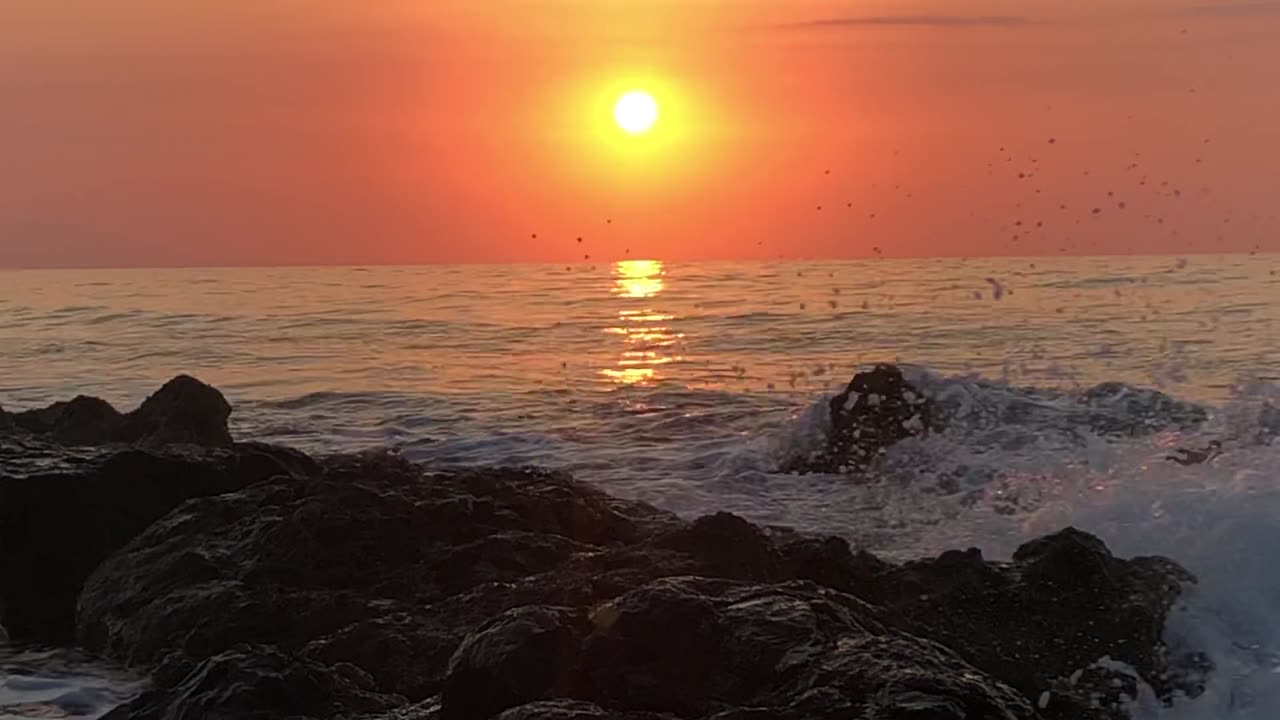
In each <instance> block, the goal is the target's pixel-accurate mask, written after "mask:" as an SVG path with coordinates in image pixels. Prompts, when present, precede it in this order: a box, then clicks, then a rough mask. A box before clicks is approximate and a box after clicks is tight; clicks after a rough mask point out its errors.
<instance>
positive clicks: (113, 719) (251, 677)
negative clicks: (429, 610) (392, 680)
mask: <svg viewBox="0 0 1280 720" xmlns="http://www.w3.org/2000/svg"><path fill="white" fill-rule="evenodd" d="M171 662H175V663H178V664H179V665H180V666H181V667H179V668H178V669H177V671H175V670H173V669H169V670H165V669H163V668H162V669H161V671H160V672H158V673H157V677H158V678H160V679H161V682H158V683H157V687H155V688H153V689H151V690H148V691H146V692H145V693H143V695H142V696H141V697H139V698H137V699H136V700H133V701H132V702H129V703H127V704H125V705H123V706H121V707H118V708H116V709H115V710H112V711H111V712H109V713H107V714H106V715H105V716H103V720H171V719H172V720H188V719H189V720H196V719H197V718H210V719H211V720H212V719H215V718H236V719H237V720H241V719H243V720H276V719H278V718H295V719H297V720H301V719H302V718H314V719H316V720H320V719H321V718H331V717H334V716H335V715H338V714H348V713H352V714H353V713H362V712H364V713H372V712H381V711H386V710H390V709H392V708H395V707H397V706H400V705H403V704H404V702H405V701H404V698H398V697H394V696H386V695H380V694H378V693H376V692H374V691H373V688H372V684H373V683H372V680H371V679H370V678H369V676H368V675H367V674H365V673H363V672H362V671H360V670H359V669H358V668H355V667H353V666H350V665H346V666H336V667H328V666H324V665H320V664H318V663H315V662H310V661H307V660H303V659H299V658H296V657H291V656H289V655H286V654H284V653H281V652H280V651H279V650H276V649H274V648H270V647H263V646H250V645H242V646H238V647H235V648H232V649H230V650H228V651H226V652H224V653H220V654H218V655H215V656H213V657H211V658H208V659H206V660H204V661H203V662H200V663H199V664H196V665H188V664H186V663H185V662H183V661H182V660H180V659H171ZM178 677H180V678H181V679H180V680H179V681H177V682H176V683H174V684H172V685H170V684H166V683H165V682H164V680H165V679H171V678H178Z"/></svg>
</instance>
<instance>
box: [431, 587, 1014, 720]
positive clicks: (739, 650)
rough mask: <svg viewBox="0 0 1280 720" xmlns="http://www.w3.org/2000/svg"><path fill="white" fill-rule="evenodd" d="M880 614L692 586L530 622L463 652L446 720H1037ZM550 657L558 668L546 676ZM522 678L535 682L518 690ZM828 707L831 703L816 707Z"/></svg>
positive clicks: (836, 596) (825, 595)
mask: <svg viewBox="0 0 1280 720" xmlns="http://www.w3.org/2000/svg"><path fill="white" fill-rule="evenodd" d="M877 614H878V611H877V610H876V609H874V608H872V607H870V606H868V605H866V604H864V603H861V602H859V601H857V600H856V599H854V598H852V597H850V596H847V595H843V594H841V593H836V592H832V591H824V590H822V589H820V588H818V587H817V586H815V585H811V584H808V583H796V584H791V585H775V586H756V585H749V584H744V583H739V582H735V581H728V580H709V579H705V578H691V577H683V578H666V579H663V580H657V581H655V582H652V583H649V584H648V585H645V586H643V587H641V588H638V589H636V590H633V591H631V592H628V593H626V594H624V595H622V596H621V597H619V598H617V599H616V600H614V601H612V602H609V603H605V604H603V605H601V606H599V607H597V608H595V610H594V611H593V612H592V613H591V616H590V622H589V623H582V622H581V621H580V619H579V618H578V617H577V616H575V615H574V614H573V613H570V612H568V611H566V610H564V609H557V608H545V607H544V608H525V609H522V610H521V611H517V612H515V613H508V614H507V615H505V616H503V617H502V618H499V620H498V621H497V622H495V623H494V624H492V625H490V626H487V627H485V628H482V629H480V630H479V631H477V632H476V633H474V634H473V635H472V636H471V637H469V638H468V639H467V641H466V642H464V643H463V645H462V646H461V647H460V648H459V649H458V652H457V654H455V656H454V662H453V663H452V664H451V666H450V674H449V678H448V680H447V683H446V690H445V694H444V697H443V706H442V713H441V716H442V718H445V719H446V720H448V719H450V718H478V717H489V716H491V715H492V714H493V713H494V711H495V710H501V709H503V707H504V706H513V707H514V706H518V705H519V704H520V703H522V702H528V701H531V700H538V699H545V698H546V697H548V696H550V695H551V694H553V693H555V694H559V695H562V696H563V695H570V696H575V695H576V697H578V698H579V699H585V700H592V701H594V702H596V703H598V704H599V705H602V706H605V707H621V708H629V709H638V710H644V711H650V712H667V713H671V714H674V715H677V716H680V717H707V716H709V715H715V714H717V713H722V712H723V711H724V709H725V708H751V709H752V712H754V713H755V714H757V715H759V714H760V713H764V714H765V716H768V717H784V718H785V717H794V718H817V717H831V718H835V717H849V716H858V717H882V716H883V713H884V712H885V711H886V710H889V709H896V710H901V709H902V708H903V707H907V706H912V705H918V706H920V707H923V708H927V709H929V710H931V711H934V714H933V715H931V717H939V718H945V717H954V718H956V719H957V720H962V719H963V718H972V717H981V718H1007V719H1009V720H1013V719H1015V718H1034V717H1035V713H1034V712H1033V711H1032V710H1031V708H1030V706H1029V705H1028V704H1027V701H1026V700H1025V699H1024V698H1022V697H1020V696H1019V695H1017V693H1015V692H1014V691H1012V690H1010V689H1009V688H1007V687H1004V686H1003V685H1001V684H1000V683H999V682H998V681H994V680H993V679H991V678H984V677H982V676H981V675H980V674H979V673H977V672H976V671H975V670H974V669H973V668H971V667H968V666H967V665H966V664H965V663H964V662H963V661H962V660H960V658H958V657H957V656H955V655H954V654H953V653H951V652H950V651H949V650H947V649H945V648H943V647H941V646H938V645H936V644H933V643H930V642H928V641H925V640H921V639H919V638H915V637H911V636H909V635H904V634H901V633H897V632H894V631H892V630H889V629H887V628H885V627H884V626H883V625H882V624H881V623H880V622H879V621H878V620H877V619H876V616H877ZM531 620H535V621H534V622H531ZM584 625H586V627H585V628H584ZM477 646H480V647H483V648H485V651H477V649H476V647H477ZM538 656H541V657H543V658H546V659H547V660H548V661H550V662H549V664H551V665H553V666H554V668H542V667H537V663H536V661H534V660H533V658H535V657H538ZM531 663H532V665H533V667H534V668H536V669H535V670H533V671H532V672H531V671H530V664H531ZM477 676H479V677H481V678H483V681H478V680H477ZM513 676H517V677H518V676H524V677H526V678H530V679H535V678H536V680H537V681H536V682H532V683H529V684H526V685H524V686H523V687H520V688H516V687H514V685H515V682H513ZM455 679H456V680H457V682H456V684H455ZM819 694H820V695H821V696H822V702H821V703H814V702H812V699H813V697H814V696H815V695H819ZM942 709H952V710H954V712H951V713H950V714H942V713H940V712H937V711H939V710H942ZM587 712H589V710H588V711H587ZM589 716H590V715H588V717H589Z"/></svg>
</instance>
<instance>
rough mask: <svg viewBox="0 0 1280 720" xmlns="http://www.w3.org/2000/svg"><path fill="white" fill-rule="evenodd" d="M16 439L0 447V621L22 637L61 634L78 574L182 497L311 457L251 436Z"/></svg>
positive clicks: (301, 464) (71, 621)
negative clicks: (229, 440) (135, 441)
mask: <svg viewBox="0 0 1280 720" xmlns="http://www.w3.org/2000/svg"><path fill="white" fill-rule="evenodd" d="M20 440H21V442H19V443H11V444H8V445H5V446H3V447H0V577H4V578H7V579H6V580H5V581H4V583H3V584H0V622H2V623H3V624H4V625H6V626H7V627H8V628H9V631H10V633H11V634H12V636H13V637H14V639H21V640H29V641H41V642H58V641H65V640H69V639H71V638H72V637H73V635H74V628H75V605H76V598H77V596H78V595H79V593H80V589H81V586H82V585H83V583H84V580H85V578H87V577H88V576H89V574H90V573H91V572H93V570H94V569H95V568H96V567H97V566H98V564H99V563H100V562H101V561H102V560H103V559H104V558H106V557H107V556H108V555H109V554H110V553H111V552H113V551H114V550H116V549H117V548H120V547H121V546H123V545H124V544H125V543H127V542H128V541H129V540H130V539H131V538H133V537H134V536H135V535H137V534H138V533H140V532H142V531H143V530H145V529H146V528H147V527H148V526H149V525H150V524H151V523H152V522H154V521H156V520H158V519H160V518H161V517H163V516H164V515H165V514H166V513H168V512H169V511H170V510H173V509H174V508H175V507H177V506H178V505H180V504H181V503H182V502H183V501H185V500H187V499H189V498H194V497H202V496H208V495H216V494H219V493H224V492H230V491H234V490H239V489H241V488H244V487H246V486H248V485H251V484H253V483H256V482H259V481H261V480H265V479H267V478H270V477H274V476H294V475H301V474H305V473H306V472H308V471H309V470H310V469H311V468H314V467H315V463H314V461H312V460H311V459H310V458H307V457H306V456H305V455H302V454H301V453H296V452H292V451H288V450H285V449H283V448H275V447H271V446H267V445H258V444H245V445H240V446H237V447H235V448H232V449H226V450H212V449H201V448H187V449H176V448H171V449H168V450H143V449H127V450H115V449H100V450H94V449H78V450H77V449H63V448H61V447H58V446H53V445H49V444H47V443H44V442H42V441H40V440H37V439H34V438H31V437H28V438H20ZM11 454H20V455H21V456H22V457H24V458H26V461H25V462H22V461H19V460H18V459H16V458H13V457H12V455H11Z"/></svg>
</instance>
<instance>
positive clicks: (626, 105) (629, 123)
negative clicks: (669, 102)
mask: <svg viewBox="0 0 1280 720" xmlns="http://www.w3.org/2000/svg"><path fill="white" fill-rule="evenodd" d="M613 119H614V120H616V121H617V123H618V127H620V128H622V129H623V130H624V131H626V132H629V133H631V134H632V135H640V134H642V133H646V132H649V130H651V129H653V125H654V123H656V122H657V121H658V101H657V100H654V99H653V96H652V95H650V94H649V93H647V92H645V91H643V90H631V91H629V92H626V93H623V95H622V97H620V98H618V102H616V103H614V106H613Z"/></svg>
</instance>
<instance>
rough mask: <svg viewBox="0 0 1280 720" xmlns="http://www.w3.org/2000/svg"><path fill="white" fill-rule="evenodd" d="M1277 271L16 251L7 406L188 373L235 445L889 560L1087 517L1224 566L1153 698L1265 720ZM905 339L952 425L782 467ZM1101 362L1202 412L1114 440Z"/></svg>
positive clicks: (1122, 546) (1276, 500)
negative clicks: (165, 262)
mask: <svg viewBox="0 0 1280 720" xmlns="http://www.w3.org/2000/svg"><path fill="white" fill-rule="evenodd" d="M1277 272H1280V257H1277V256H1274V255H1272V256H1229V257H1207V256H1194V257H1189V258H1176V257H1157V258H1086V259H1023V260H1015V259H1001V260H990V259H987V260H968V261H961V260H927V261H901V260H892V261H891V260H885V261H872V262H839V263H833V262H823V263H777V264H769V263H708V264H664V263H661V262H658V261H640V260H637V261H629V262H624V263H618V264H616V265H597V266H585V265H578V266H571V267H564V266H441V267H412V268H287V269H214V270H145V271H143V270H139V271H93V272H88V271H85V272H68V271H36V272H7V273H0V403H2V404H3V405H4V406H5V407H6V408H9V409H14V408H21V407H28V406H33V405H40V404H45V403H48V402H51V401H53V400H55V399H62V398H66V397H69V396H71V395H73V394H75V393H89V394H95V395H99V396H102V397H105V398H106V399H108V400H110V401H112V402H113V403H115V404H117V405H118V406H120V407H122V408H129V407H132V406H134V405H136V404H137V402H139V401H140V400H141V399H142V398H143V397H144V396H145V395H146V393H148V392H150V391H152V390H154V389H155V388H156V387H157V386H158V385H159V384H160V383H161V382H163V381H164V380H165V379H167V378H168V377H170V376H172V375H173V374H175V373H177V372H189V373H192V374H195V375H197V376H198V377H201V378H202V379H204V380H206V381H208V382H211V383H213V384H214V385H216V386H218V387H219V388H221V389H222V390H223V391H224V392H226V394H227V395H228V396H229V398H230V399H231V400H232V402H233V404H234V405H235V407H236V411H235V414H234V415H233V425H234V430H235V432H236V433H237V435H238V436H240V437H252V438H257V439H267V440H273V441H277V442H283V443H286V444H293V445H296V446H300V447H303V448H305V449H308V450H317V451H329V450H339V449H351V448H357V447H365V446H369V445H385V444H390V445H393V446H396V447H399V448H400V449H401V450H402V452H404V453H405V454H407V455H408V456H410V457H412V458H415V459H418V460H421V461H423V462H427V463H430V464H434V465H444V464H494V463H504V464H505V463H516V464H523V463H536V464H541V465H549V466H554V467H561V468H566V469H569V470H572V471H573V472H574V473H575V474H576V475H577V476H578V477H580V478H582V479H585V480H588V481H590V482H594V483H597V484H599V485H601V486H603V487H605V488H606V489H608V490H609V491H611V492H614V493H617V494H620V495H624V496H628V497H636V498H641V499H645V500H648V501H651V502H654V503H655V504H658V505H660V506H663V507H666V508H669V509H672V510H675V511H677V512H681V513H685V514H690V515H692V514H697V513H703V512H709V511H715V510H722V509H725V510H730V511H733V512H737V513H740V514H742V515H744V516H747V517H750V518H752V519H755V520H757V521H762V522H772V523H784V524H791V525H796V526H799V527H801V528H804V529H807V530H815V531H822V532H831V533H838V534H842V535H845V536H846V537H849V538H850V539H851V540H852V541H853V542H855V543H857V544H859V545H863V546H866V547H869V548H871V549H874V550H876V551H877V552H880V553H883V554H885V555H888V556H891V557H896V558H903V557H910V556H913V555H919V554H922V553H933V552H937V551H939V550H941V549H943V548H946V547H956V546H968V545H976V546H979V547H982V548H984V550H986V551H987V553H988V555H989V556H1002V555H1007V554H1008V553H1009V552H1011V550H1012V548H1013V547H1015V546H1016V545H1017V544H1018V543H1019V542H1021V541H1023V540H1025V539H1027V538H1029V537H1031V536H1033V535H1036V534H1039V533H1043V532H1046V531H1050V530H1055V529H1057V528H1059V527H1061V526H1063V525H1065V524H1075V525H1077V526H1079V527H1082V528H1084V529H1086V530H1090V531H1093V532H1096V533H1098V534H1099V535H1100V536H1101V537H1102V538H1103V539H1104V540H1106V541H1107V542H1108V543H1109V544H1110V545H1111V546H1112V547H1113V548H1114V549H1116V551H1117V552H1119V553H1123V554H1135V553H1162V554H1168V555H1170V556H1172V557H1174V558H1176V559H1178V560H1179V561H1181V562H1183V563H1184V564H1186V565H1187V566H1188V567H1190V568H1191V569H1192V570H1193V571H1195V572H1197V573H1198V574H1199V575H1200V577H1201V579H1202V582H1201V586H1200V588H1199V589H1198V590H1197V591H1196V592H1195V593H1193V594H1192V595H1191V596H1190V598H1189V600H1188V603H1187V605H1186V607H1184V608H1182V609H1181V610H1180V611H1179V614H1178V616H1177V618H1175V622H1174V623H1173V629H1172V630H1171V633H1173V634H1175V635H1177V637H1178V638H1183V639H1188V638H1189V639H1191V640H1192V641H1194V642H1196V643H1198V644H1200V645H1202V646H1209V647H1211V649H1212V653H1213V655H1214V657H1215V658H1216V659H1217V661H1218V663H1219V666H1220V667H1221V668H1222V672H1220V673H1219V679H1218V681H1217V683H1216V684H1215V685H1214V686H1213V688H1211V690H1210V692H1209V693H1207V694H1206V695H1205V696H1204V697H1201V698H1199V699H1197V700H1195V701H1193V702H1185V703H1181V704H1179V705H1177V706H1175V707H1174V708H1173V709H1172V710H1162V711H1159V712H1155V711H1152V712H1153V713H1155V714H1148V715H1147V716H1157V715H1158V716H1161V717H1178V718H1182V717H1197V718H1216V717H1232V718H1237V717H1238V718H1273V717H1277V716H1280V674H1277V673H1276V672H1273V671H1274V670H1276V669H1280V663H1277V662H1276V661H1275V659H1274V658H1275V657H1277V654H1278V653H1280V614H1277V613H1276V609H1280V569H1277V568H1275V567H1273V563H1271V562H1270V558H1269V553H1268V551H1267V549H1268V548H1269V547H1270V546H1272V545H1274V544H1275V543H1277V542H1280V482H1277V480H1278V478H1277V477H1276V471H1275V467H1276V465H1277V461H1280V455H1277V448H1278V447H1280V446H1278V445H1277V444H1275V443H1274V439H1275V437H1276V436H1277V435H1278V434H1280V414H1277V412H1276V411H1275V407H1280V385H1278V384H1277V382H1276V380H1277V377H1280V303H1278V302H1277V299H1280V278H1278V277H1277ZM884 360H897V361H900V362H902V363H906V364H908V365H910V366H911V367H910V375H911V376H912V378H913V379H914V380H915V381H916V382H918V383H919V384H921V385H922V386H923V387H924V388H925V390H926V392H928V393H929V394H931V395H933V396H934V397H935V398H937V399H938V400H939V401H940V402H945V403H947V404H948V406H949V407H951V408H953V410H954V411H955V413H956V417H957V418H958V421H957V422H955V423H953V425H952V426H951V427H949V428H948V430H947V431H946V432H945V433H941V434H936V435H934V436H931V437H930V438H928V439H926V440H914V441H909V442H906V443H903V444H901V445H900V446H899V447H897V448H895V449H894V451H893V452H891V453H890V455H889V456H888V457H887V458H886V462H885V465H884V467H882V468H881V471H880V473H879V474H878V476H877V477H876V478H875V479H873V480H870V481H868V480H865V479H862V480H859V479H854V478H849V477H844V476H824V475H817V476H807V477H797V476H791V475H784V474H779V473H777V472H775V470H776V468H777V467H778V464H779V462H780V460H781V459H782V458H783V457H785V456H786V455H787V454H789V453H794V452H796V451H798V450H800V449H803V448H804V447H806V446H808V445H809V444H811V443H812V442H814V440H815V438H817V437H819V436H820V433H821V424H822V412H821V408H822V399H823V397H824V394H825V393H827V392H829V391H831V390H832V389H833V388H835V387H836V386H838V385H842V384H843V383H844V382H846V381H847V380H848V378H849V376H850V375H851V374H852V373H853V372H854V371H855V369H856V368H857V367H858V366H859V365H862V364H865V363H870V362H875V361H884ZM1110 381H1117V382H1124V383H1129V384H1132V385H1134V386H1144V387H1155V388H1159V389H1162V390H1163V391H1165V392H1167V393H1169V394H1171V395H1173V396H1175V397H1176V398H1178V399H1180V400H1182V401H1186V402H1195V403H1200V404H1203V405H1204V406H1206V407H1207V408H1208V410H1209V412H1210V418H1209V420H1208V422H1207V423H1206V424H1205V425H1204V426H1203V427H1200V428H1197V429H1194V430H1190V431H1184V432H1177V431H1173V430H1170V431H1166V432H1162V433H1157V434H1154V435H1148V436H1142V437H1137V438H1130V437H1114V436H1107V435H1103V434H1099V433H1098V432H1097V431H1096V429H1095V428H1093V427H1091V426H1090V425H1089V424H1088V423H1087V422H1086V420H1085V419H1084V418H1083V417H1082V416H1081V413H1080V408H1081V403H1082V396H1081V394H1080V391H1081V390H1082V389H1084V388H1088V387H1090V386H1093V385H1095V384H1097V383H1102V382H1110ZM1149 409H1150V408H1145V409H1144V407H1136V408H1135V407H1133V406H1130V405H1126V404H1125V403H1124V402H1119V403H1117V404H1116V405H1115V407H1109V408H1108V409H1107V412H1113V413H1115V414H1116V415H1117V416H1124V415H1125V414H1126V413H1129V414H1133V413H1141V412H1146V411H1147V410H1149ZM1210 439H1216V440H1220V441H1221V442H1223V443H1224V447H1225V449H1226V452H1225V453H1224V454H1223V456H1222V457H1220V458H1218V459H1217V460H1214V461H1213V462H1211V463H1209V464H1206V465H1203V466H1194V467H1189V468H1184V467H1180V466H1177V465H1174V464H1171V463H1169V462H1166V461H1165V460H1164V456H1165V455H1166V454H1168V453H1169V451H1170V450H1171V449H1172V448H1173V447H1175V446H1179V445H1194V444H1203V443H1204V442H1207V441H1208V440H1210ZM6 702H8V701H7V700H6V699H5V698H4V696H3V691H2V690H0V705H4V704H5V703H6Z"/></svg>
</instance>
